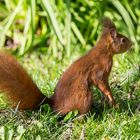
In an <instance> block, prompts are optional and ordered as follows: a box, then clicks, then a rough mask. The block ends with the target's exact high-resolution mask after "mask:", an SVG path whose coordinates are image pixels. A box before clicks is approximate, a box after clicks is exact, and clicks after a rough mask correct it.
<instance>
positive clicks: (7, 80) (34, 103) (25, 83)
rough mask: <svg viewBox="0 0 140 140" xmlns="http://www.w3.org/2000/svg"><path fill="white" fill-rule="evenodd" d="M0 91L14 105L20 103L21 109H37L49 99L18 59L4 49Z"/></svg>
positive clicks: (1, 61) (1, 55) (1, 53)
mask: <svg viewBox="0 0 140 140" xmlns="http://www.w3.org/2000/svg"><path fill="white" fill-rule="evenodd" d="M0 91H2V92H4V93H5V94H6V96H7V97H8V99H9V100H10V103H11V105H12V107H16V106H17V105H18V104H19V106H18V107H19V109H20V110H25V109H36V108H37V107H38V106H39V105H40V104H41V103H42V102H43V101H44V100H47V98H46V97H45V96H44V95H43V94H41V92H40V91H39V89H38V88H37V86H36V85H35V84H34V82H33V81H32V79H31V78H30V76H29V75H28V74H27V73H26V71H25V70H24V69H23V67H22V66H21V65H20V64H19V63H18V62H17V60H16V59H15V58H14V57H13V56H11V55H9V54H7V53H4V52H2V51H0ZM48 100H49V99H48Z"/></svg>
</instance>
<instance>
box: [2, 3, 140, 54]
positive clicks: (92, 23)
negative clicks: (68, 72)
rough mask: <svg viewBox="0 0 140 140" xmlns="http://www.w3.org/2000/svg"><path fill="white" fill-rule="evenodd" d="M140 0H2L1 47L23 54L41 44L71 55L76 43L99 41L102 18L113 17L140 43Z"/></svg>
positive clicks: (119, 26) (83, 44) (43, 48)
mask: <svg viewBox="0 0 140 140" xmlns="http://www.w3.org/2000/svg"><path fill="white" fill-rule="evenodd" d="M139 6H140V1H138V0H133V1H130V0H121V1H118V0H114V1H113V0H106V1H103V0H94V1H93V0H85V1H83V0H77V1H75V0H1V1H0V47H8V48H12V49H13V50H17V52H18V54H19V55H23V54H25V53H26V52H28V51H30V50H31V49H34V48H37V47H40V48H41V49H42V50H48V49H46V48H49V52H52V53H51V54H52V55H53V56H58V55H59V54H60V55H63V54H66V55H67V56H70V55H71V53H72V52H73V51H74V50H75V45H76V44H78V46H79V47H81V48H85V47H86V46H87V45H89V46H92V45H93V44H95V41H96V40H97V38H98V36H99V33H100V27H101V26H100V25H101V23H100V21H101V19H102V18H103V17H104V16H108V17H110V18H111V19H112V20H113V21H114V22H115V24H116V26H117V28H118V30H119V31H120V32H121V33H123V34H125V35H127V36H128V37H129V38H131V40H132V41H133V42H134V43H135V50H136V52H138V51H139V47H138V44H139V43H140V8H139Z"/></svg>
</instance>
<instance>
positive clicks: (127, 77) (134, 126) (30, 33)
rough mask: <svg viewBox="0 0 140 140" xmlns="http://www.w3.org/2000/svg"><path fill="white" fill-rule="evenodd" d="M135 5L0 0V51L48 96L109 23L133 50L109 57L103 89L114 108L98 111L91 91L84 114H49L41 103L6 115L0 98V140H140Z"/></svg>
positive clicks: (109, 0)
mask: <svg viewBox="0 0 140 140" xmlns="http://www.w3.org/2000/svg"><path fill="white" fill-rule="evenodd" d="M139 5H140V1H138V0H133V1H130V0H121V1H119V0H114V1H113V0H106V1H102V0H99V1H93V0H85V1H83V0H77V1H74V0H64V1H63V0H62V1H61V0H59V1H57V0H29V1H28V0H1V1H0V48H2V49H5V50H6V51H9V52H10V53H12V54H13V55H15V57H17V59H18V61H19V62H20V63H21V64H22V65H23V66H24V68H25V69H26V70H27V72H28V73H29V74H30V76H31V77H32V79H33V80H34V82H35V83H36V84H37V86H38V87H39V89H40V90H41V91H42V93H43V94H45V95H46V96H48V97H50V96H51V95H52V94H53V91H54V88H55V86H56V84H57V81H58V80H59V78H60V76H61V74H62V73H63V72H64V71H65V70H66V68H67V67H68V66H69V65H70V64H71V63H73V62H74V61H75V60H76V59H77V58H79V57H80V56H82V55H84V54H85V53H87V52H88V51H89V50H90V49H91V48H92V47H93V46H94V45H95V44H96V42H97V40H98V39H99V37H100V35H101V28H102V26H101V23H102V22H101V21H102V19H103V18H104V17H109V18H110V19H112V20H113V22H114V23H115V25H116V28H117V31H118V32H120V33H122V34H123V35H125V36H127V37H128V38H129V39H130V40H131V41H133V43H134V45H133V48H132V49H131V50H129V51H128V52H126V53H124V54H120V55H116V56H115V57H114V60H113V61H114V65H113V69H112V71H111V74H110V78H109V83H110V87H111V90H112V93H113V96H114V98H115V100H116V102H117V107H116V108H112V107H110V106H109V105H108V104H104V105H101V96H102V94H101V93H100V91H99V90H98V89H97V88H95V87H92V92H93V96H94V104H93V107H92V110H91V112H88V113H87V114H85V115H83V116H78V115H77V111H76V110H75V111H74V112H70V113H68V114H67V115H66V116H59V115H58V114H55V113H54V112H53V110H52V109H51V107H49V105H47V104H45V105H43V106H41V107H40V109H39V110H36V111H24V112H19V111H18V110H17V109H11V108H10V107H9V106H8V102H7V101H6V99H5V98H4V96H3V95H2V94H0V140H1V139H2V140H41V139H42V140H48V139H49V140H63V139H64V140H94V139H97V140H98V139H99V140H140V47H139V44H140V8H139Z"/></svg>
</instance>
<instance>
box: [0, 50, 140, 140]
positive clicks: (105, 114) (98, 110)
mask: <svg viewBox="0 0 140 140" xmlns="http://www.w3.org/2000/svg"><path fill="white" fill-rule="evenodd" d="M87 50H88V49H87ZM87 50H85V52H86V51H87ZM85 52H84V51H80V50H78V49H77V50H76V51H75V52H74V53H73V55H72V56H71V57H70V58H64V59H63V60H61V61H60V60H59V59H56V58H54V57H52V56H47V55H46V54H45V53H43V52H42V51H40V50H38V51H36V52H32V53H30V54H27V55H25V56H24V57H22V58H20V59H19V61H20V62H21V63H22V64H23V65H24V67H25V68H26V69H27V71H28V72H29V74H30V75H31V76H32V78H33V79H34V81H35V83H36V84H37V85H38V87H39V88H40V89H41V91H42V92H43V93H44V94H45V95H47V96H51V95H52V94H53V90H54V88H55V85H56V83H57V81H58V79H59V77H60V75H61V74H62V72H63V71H64V70H65V69H66V67H67V66H68V65H69V64H70V63H72V62H73V61H74V60H75V59H76V58H78V57H79V56H81V55H82V54H83V53H85ZM129 54H130V52H128V53H127V54H126V55H124V56H123V55H119V56H118V57H115V59H114V67H113V70H112V73H111V76H110V85H111V89H112V92H113V95H114V97H115V99H116V101H117V103H118V104H119V108H117V109H115V108H111V107H109V106H108V105H105V106H101V104H100V97H101V93H100V92H99V91H98V90H97V89H96V88H93V89H92V90H93V95H94V98H95V103H94V105H93V107H92V111H91V112H89V113H87V114H85V115H84V116H76V115H74V113H75V112H73V113H69V114H67V115H66V116H64V117H62V116H58V115H57V114H55V113H53V110H51V108H50V107H49V106H48V105H45V106H42V107H41V108H40V110H38V111H28V112H27V111H25V112H18V111H17V110H13V109H10V108H7V104H6V103H5V102H4V101H5V100H4V98H2V97H1V102H0V106H1V108H2V110H1V113H0V137H1V139H4V138H5V139H8V140H9V139H12V138H14V139H23V140H24V139H37V140H38V139H51V140H56V139H74V140H75V139H87V140H89V139H103V140H109V139H129V140H138V139H140V135H139V133H140V113H139V109H140V107H139V106H140V104H139V103H140V98H139V92H140V80H139V77H138V76H139V70H138V69H137V67H134V66H133V65H132V64H131V62H130V61H126V60H128V59H126V58H127V57H128V56H129ZM126 63H127V64H126ZM36 64H37V65H36ZM122 64H123V65H122ZM133 64H134V63H133ZM135 66H137V64H136V63H135ZM120 67H121V68H120ZM116 69H117V72H116ZM75 114H76V113H75Z"/></svg>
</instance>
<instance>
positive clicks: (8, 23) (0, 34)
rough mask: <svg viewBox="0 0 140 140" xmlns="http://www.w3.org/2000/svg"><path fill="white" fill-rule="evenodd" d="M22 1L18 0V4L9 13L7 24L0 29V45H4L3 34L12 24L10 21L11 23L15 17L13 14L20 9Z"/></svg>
mask: <svg viewBox="0 0 140 140" xmlns="http://www.w3.org/2000/svg"><path fill="white" fill-rule="evenodd" d="M22 2H23V0H20V1H19V3H18V5H17V7H16V8H15V10H14V12H12V13H11V14H10V15H9V20H8V22H7V24H6V25H5V26H4V28H3V30H2V31H1V33H0V47H3V45H4V40H5V35H6V33H7V31H8V30H9V28H10V26H11V25H12V23H13V21H14V19H15V16H16V15H17V14H18V12H19V11H20V9H21V5H22Z"/></svg>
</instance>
